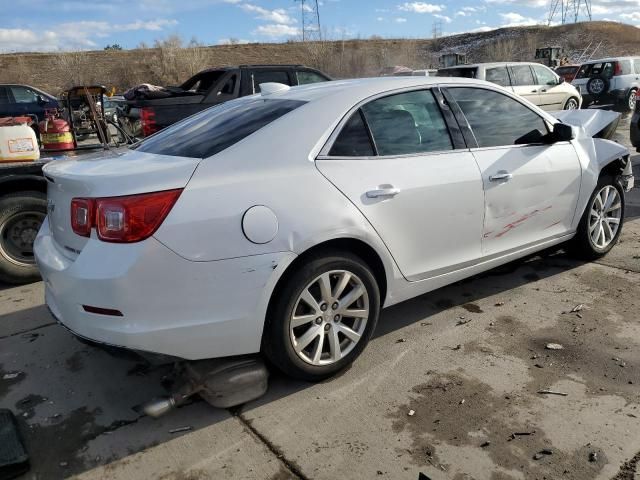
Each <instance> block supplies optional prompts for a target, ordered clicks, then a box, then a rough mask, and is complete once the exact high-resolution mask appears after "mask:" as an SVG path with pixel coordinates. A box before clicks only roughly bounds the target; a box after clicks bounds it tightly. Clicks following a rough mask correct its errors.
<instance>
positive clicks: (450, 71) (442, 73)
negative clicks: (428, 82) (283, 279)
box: [437, 68, 478, 78]
mask: <svg viewBox="0 0 640 480" xmlns="http://www.w3.org/2000/svg"><path fill="white" fill-rule="evenodd" d="M437 76H438V77H462V78H478V69H477V68H444V69H442V70H438V75H437Z"/></svg>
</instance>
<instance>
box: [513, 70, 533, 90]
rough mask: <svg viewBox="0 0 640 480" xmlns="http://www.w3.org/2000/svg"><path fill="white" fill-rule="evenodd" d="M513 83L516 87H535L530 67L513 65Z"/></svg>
mask: <svg viewBox="0 0 640 480" xmlns="http://www.w3.org/2000/svg"><path fill="white" fill-rule="evenodd" d="M511 83H512V85H513V86H514V87H517V86H521V85H535V84H536V82H535V80H534V79H533V74H532V73H531V67H529V65H512V66H511Z"/></svg>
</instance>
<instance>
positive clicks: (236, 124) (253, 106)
mask: <svg viewBox="0 0 640 480" xmlns="http://www.w3.org/2000/svg"><path fill="white" fill-rule="evenodd" d="M304 103H306V102H303V101H300V100H269V99H266V100H265V99H264V98H256V97H246V98H242V99H238V100H232V101H230V102H226V103H223V104H221V105H216V106H214V107H211V108H208V109H207V110H204V111H202V112H200V113H197V114H195V115H193V116H191V117H188V118H186V119H185V120H183V121H181V122H179V123H176V124H174V125H172V126H170V127H169V128H167V129H165V130H162V131H160V132H159V133H157V134H155V135H153V136H151V137H149V138H148V139H146V140H143V141H142V142H141V143H140V144H138V145H137V146H136V147H134V148H135V149H136V150H139V151H141V152H147V153H155V154H158V155H170V156H174V157H191V158H207V157H210V156H212V155H215V154H216V153H219V152H221V151H223V150H225V149H226V148H229V147H230V146H231V145H234V144H236V143H238V142H239V141H241V140H243V139H244V138H246V137H248V136H249V135H251V134H252V133H254V132H256V131H258V130H260V129H261V128H263V127H265V126H266V125H269V124H270V123H271V122H273V121H274V120H277V119H278V118H280V117H282V116H283V115H286V114H287V113H289V112H291V111H292V110H295V109H296V108H298V107H300V106H301V105H303V104H304Z"/></svg>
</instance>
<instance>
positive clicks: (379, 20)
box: [376, 17, 384, 22]
mask: <svg viewBox="0 0 640 480" xmlns="http://www.w3.org/2000/svg"><path fill="white" fill-rule="evenodd" d="M376 20H377V21H378V22H384V17H378V18H376Z"/></svg>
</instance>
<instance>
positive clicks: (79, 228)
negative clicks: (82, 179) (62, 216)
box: [71, 198, 94, 237]
mask: <svg viewBox="0 0 640 480" xmlns="http://www.w3.org/2000/svg"><path fill="white" fill-rule="evenodd" d="M93 208H94V202H93V199H91V198H74V199H73V200H71V228H72V229H73V231H74V232H75V233H76V234H78V235H80V236H82V237H88V236H89V235H91V228H92V227H93V218H94V217H93Z"/></svg>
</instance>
